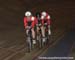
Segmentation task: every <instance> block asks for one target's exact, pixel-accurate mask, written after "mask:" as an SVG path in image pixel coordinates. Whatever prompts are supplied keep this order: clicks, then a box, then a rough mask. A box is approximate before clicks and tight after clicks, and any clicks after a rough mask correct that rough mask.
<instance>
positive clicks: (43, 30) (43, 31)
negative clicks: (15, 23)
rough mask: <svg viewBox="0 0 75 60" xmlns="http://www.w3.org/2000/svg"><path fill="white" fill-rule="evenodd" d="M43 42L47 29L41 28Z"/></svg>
mask: <svg viewBox="0 0 75 60" xmlns="http://www.w3.org/2000/svg"><path fill="white" fill-rule="evenodd" d="M41 31H42V37H43V41H45V28H44V27H43V26H41Z"/></svg>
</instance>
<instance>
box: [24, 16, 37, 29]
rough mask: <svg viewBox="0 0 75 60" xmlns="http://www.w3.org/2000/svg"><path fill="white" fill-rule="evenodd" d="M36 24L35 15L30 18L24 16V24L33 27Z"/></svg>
mask: <svg viewBox="0 0 75 60" xmlns="http://www.w3.org/2000/svg"><path fill="white" fill-rule="evenodd" d="M35 24H36V18H35V17H33V16H31V17H29V18H27V17H24V26H25V28H26V27H27V26H30V27H31V28H34V27H35Z"/></svg>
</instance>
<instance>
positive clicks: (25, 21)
mask: <svg viewBox="0 0 75 60" xmlns="http://www.w3.org/2000/svg"><path fill="white" fill-rule="evenodd" d="M26 26H27V19H26V18H25V17H24V27H25V28H26Z"/></svg>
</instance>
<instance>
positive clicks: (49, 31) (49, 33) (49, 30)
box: [48, 25, 51, 35]
mask: <svg viewBox="0 0 75 60" xmlns="http://www.w3.org/2000/svg"><path fill="white" fill-rule="evenodd" d="M48 35H51V29H50V25H48Z"/></svg>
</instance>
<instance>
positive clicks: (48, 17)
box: [47, 16, 51, 25]
mask: <svg viewBox="0 0 75 60" xmlns="http://www.w3.org/2000/svg"><path fill="white" fill-rule="evenodd" d="M47 23H48V25H50V24H51V18H50V16H47Z"/></svg>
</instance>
